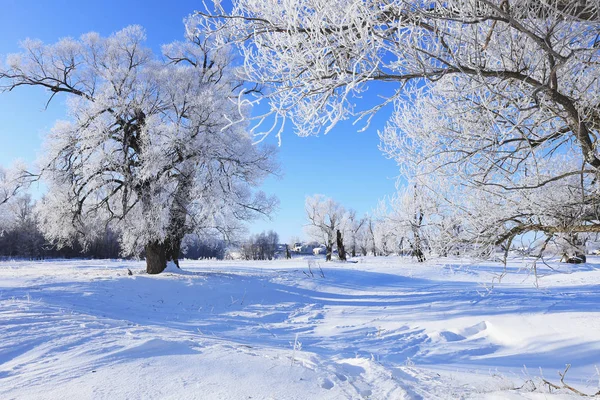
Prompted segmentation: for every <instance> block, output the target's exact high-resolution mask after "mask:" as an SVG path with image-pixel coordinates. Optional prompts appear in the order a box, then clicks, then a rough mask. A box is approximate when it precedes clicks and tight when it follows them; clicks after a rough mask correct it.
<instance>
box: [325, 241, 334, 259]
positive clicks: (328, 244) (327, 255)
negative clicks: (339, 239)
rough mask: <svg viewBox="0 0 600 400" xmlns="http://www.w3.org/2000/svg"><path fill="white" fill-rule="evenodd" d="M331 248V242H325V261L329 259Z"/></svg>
mask: <svg viewBox="0 0 600 400" xmlns="http://www.w3.org/2000/svg"><path fill="white" fill-rule="evenodd" d="M332 250H333V243H327V245H325V261H331V251H332Z"/></svg>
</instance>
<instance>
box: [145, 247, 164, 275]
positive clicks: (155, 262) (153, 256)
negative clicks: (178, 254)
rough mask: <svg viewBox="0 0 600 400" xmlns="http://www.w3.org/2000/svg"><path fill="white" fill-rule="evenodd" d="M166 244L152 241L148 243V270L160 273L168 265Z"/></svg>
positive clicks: (152, 272) (150, 272)
mask: <svg viewBox="0 0 600 400" xmlns="http://www.w3.org/2000/svg"><path fill="white" fill-rule="evenodd" d="M165 247H166V246H165V244H164V243H162V242H150V243H148V244H146V272H147V273H149V274H160V273H161V272H163V271H164V270H165V268H166V267H167V258H166V251H165Z"/></svg>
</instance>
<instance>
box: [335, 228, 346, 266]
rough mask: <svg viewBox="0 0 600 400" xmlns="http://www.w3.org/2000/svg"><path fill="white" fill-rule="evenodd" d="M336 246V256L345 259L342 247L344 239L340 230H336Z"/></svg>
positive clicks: (344, 251) (344, 250)
mask: <svg viewBox="0 0 600 400" xmlns="http://www.w3.org/2000/svg"><path fill="white" fill-rule="evenodd" d="M337 248H338V257H339V258H340V260H342V261H346V249H345V248H344V239H343V237H342V232H340V230H339V229H338V230H337Z"/></svg>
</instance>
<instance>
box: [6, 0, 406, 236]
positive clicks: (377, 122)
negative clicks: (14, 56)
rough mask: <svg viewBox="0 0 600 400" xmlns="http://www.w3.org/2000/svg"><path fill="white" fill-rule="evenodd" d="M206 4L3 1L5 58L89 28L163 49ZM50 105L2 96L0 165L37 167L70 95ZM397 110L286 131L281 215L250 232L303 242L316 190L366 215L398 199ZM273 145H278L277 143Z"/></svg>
mask: <svg viewBox="0 0 600 400" xmlns="http://www.w3.org/2000/svg"><path fill="white" fill-rule="evenodd" d="M201 4H202V3H201V1H189V0H186V1H171V2H165V1H164V0H162V1H159V0H145V1H140V0H136V1H131V0H121V1H115V0H108V1H106V0H105V1H99V2H87V1H76V0H53V1H32V0H20V1H17V0H2V12H1V13H0V56H2V58H4V56H5V55H6V54H9V53H14V52H18V51H19V46H18V43H19V41H21V40H23V39H25V38H28V37H29V38H36V39H41V40H43V41H44V42H48V43H51V42H55V41H57V40H58V39H60V38H62V37H66V36H72V37H78V36H80V35H81V34H82V33H86V32H89V31H96V32H99V33H100V34H102V35H109V34H111V33H112V32H115V31H117V30H119V29H121V28H123V27H125V26H127V25H132V24H139V25H142V26H143V27H144V28H145V29H146V33H147V37H148V41H147V44H148V45H149V46H150V47H152V48H153V49H154V50H155V51H156V52H158V51H159V49H160V45H161V44H164V43H169V42H172V41H174V40H180V39H182V37H183V19H184V17H186V16H187V15H189V14H190V13H191V12H193V11H194V10H195V9H197V8H200V7H201ZM373 89H378V90H379V88H377V87H375V88H373ZM388 89H389V87H388ZM376 92H377V90H372V91H371V93H370V94H369V95H368V96H366V97H365V98H364V99H363V100H362V101H365V102H369V101H370V100H369V98H371V99H372V98H374V96H376V95H377V93H376ZM46 100H47V95H46V94H45V93H44V91H43V90H41V89H36V88H24V89H21V90H15V91H14V92H11V93H7V94H4V95H0V142H1V143H2V145H1V146H0V164H1V165H5V166H6V165H8V164H10V163H11V162H12V161H13V160H14V159H17V158H20V159H23V160H25V161H27V162H33V161H34V160H35V158H36V157H37V155H38V154H39V153H40V151H42V142H43V137H44V135H45V133H46V132H47V131H48V130H49V129H50V128H51V127H52V125H53V123H54V121H56V119H58V118H62V117H64V100H65V99H64V97H57V98H55V99H54V100H53V102H52V103H51V104H50V107H49V108H48V109H47V110H44V106H45V102H46ZM390 111H391V110H384V111H383V112H382V113H381V114H380V115H378V116H377V117H376V118H375V119H374V120H373V123H372V124H371V127H370V128H369V129H368V130H367V131H366V132H362V133H358V132H357V130H358V129H359V128H360V126H353V125H352V124H351V123H350V122H349V121H346V122H344V123H342V124H340V125H338V126H337V127H336V128H335V129H334V130H332V131H331V132H330V133H329V134H327V135H324V136H320V137H308V138H301V137H298V136H296V135H294V133H293V131H292V130H291V129H288V130H286V131H285V132H284V134H283V143H282V146H281V147H280V149H279V159H280V162H281V167H282V172H283V177H282V178H280V179H278V178H270V179H268V180H267V181H266V182H265V184H264V186H263V190H265V191H266V192H267V193H272V194H276V195H277V196H278V197H279V199H280V202H281V206H280V210H279V212H278V213H277V214H275V215H274V216H273V218H272V219H271V220H270V221H269V220H264V221H257V222H255V223H253V224H252V225H251V226H250V229H251V231H252V232H260V231H262V230H267V229H273V230H275V231H276V232H278V233H279V234H280V237H281V239H282V240H288V239H289V238H290V237H291V236H296V235H297V236H301V237H302V235H303V229H302V227H303V225H304V224H305V213H304V199H305V197H306V196H308V195H312V194H315V193H321V194H324V195H327V196H330V197H332V198H334V199H336V200H337V201H339V202H340V203H342V204H343V205H344V206H346V207H348V208H354V209H355V210H357V211H358V213H359V214H363V213H366V212H369V211H370V210H371V209H372V208H374V207H375V206H376V205H377V200H378V199H380V198H382V197H384V196H386V195H391V194H392V193H393V192H394V191H395V178H396V176H397V174H398V167H397V165H396V163H395V162H394V161H392V160H388V159H386V158H385V157H384V156H383V155H382V154H381V152H380V151H379V150H378V148H377V145H378V144H379V138H378V136H377V129H382V128H383V126H384V123H385V119H386V117H387V116H388V115H389V112H390ZM267 141H268V142H271V143H276V138H275V137H270V138H268V139H267ZM37 190H38V192H39V191H41V190H43V189H40V188H38V189H37Z"/></svg>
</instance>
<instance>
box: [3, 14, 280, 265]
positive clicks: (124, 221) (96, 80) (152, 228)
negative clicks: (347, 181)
mask: <svg viewBox="0 0 600 400" xmlns="http://www.w3.org/2000/svg"><path fill="white" fill-rule="evenodd" d="M144 40H145V33H144V31H143V29H142V28H140V27H139V26H130V27H128V28H125V29H123V30H122V31H119V32H117V33H115V34H114V35H112V36H110V37H107V38H104V37H101V36H99V35H98V34H96V33H88V34H86V35H83V36H82V37H81V38H80V39H78V40H76V39H71V38H67V39H62V40H60V41H59V42H57V43H55V44H51V45H46V44H43V43H41V42H40V41H34V40H27V41H25V42H23V47H24V52H23V53H21V54H14V55H10V56H9V57H8V59H7V64H6V67H5V68H4V69H2V70H0V89H1V90H3V91H6V90H13V89H16V88H18V87H20V86H38V87H42V88H45V89H47V91H48V93H49V101H50V100H51V99H52V98H53V97H54V96H55V95H56V94H59V93H66V94H68V95H69V96H68V120H66V121H59V122H57V123H56V125H55V126H54V127H53V128H52V131H51V132H50V134H49V135H48V137H47V140H46V144H45V152H44V153H45V156H44V157H43V159H42V160H41V162H40V164H41V169H42V172H41V173H42V176H43V177H44V178H45V180H46V181H47V182H48V194H47V196H46V197H45V199H44V201H43V202H42V203H41V205H40V211H41V214H42V219H41V226H42V228H43V231H44V232H45V234H46V235H47V237H48V238H49V239H51V240H53V241H54V242H57V243H59V244H68V243H71V242H73V241H74V240H76V239H77V240H79V241H81V242H82V243H84V244H85V243H89V242H90V241H91V240H93V239H94V238H95V237H96V236H97V235H98V234H99V231H104V230H105V227H106V226H107V225H110V226H112V227H113V228H114V229H117V230H118V232H120V238H121V244H122V248H123V251H124V252H125V253H128V254H139V253H141V252H145V256H146V263H147V271H148V273H160V272H161V271H162V270H163V269H164V268H165V266H166V261H167V260H168V259H172V260H174V261H175V262H176V263H177V260H178V256H179V251H180V247H181V242H182V240H183V238H184V236H185V234H187V233H191V232H196V233H202V234H206V233H207V232H208V233H213V232H218V233H221V234H224V235H226V236H227V235H232V234H235V233H236V231H237V230H239V229H240V224H239V222H240V221H243V220H248V219H250V218H253V217H254V216H255V215H257V214H267V213H269V212H270V211H271V210H272V209H273V207H274V206H275V204H276V200H275V199H273V198H268V197H267V196H265V195H264V194H263V193H262V192H254V191H253V188H254V187H256V186H257V185H258V184H259V183H260V182H261V181H262V179H263V178H264V177H265V176H267V175H268V174H270V173H272V172H274V171H275V170H276V165H275V164H274V162H273V151H272V149H271V148H268V147H264V146H254V145H253V143H252V137H251V135H250V134H249V133H248V132H247V130H246V124H244V123H234V121H237V120H240V119H244V118H245V116H246V114H247V113H248V112H249V110H248V109H247V107H246V108H244V107H241V106H239V104H238V102H237V101H236V99H238V98H239V97H240V96H243V95H244V93H245V91H246V89H245V88H244V85H243V83H242V82H240V81H239V79H238V78H237V77H236V74H235V73H234V71H233V66H232V64H231V61H232V58H231V54H230V52H229V50H228V49H227V48H226V47H223V46H221V47H219V48H218V49H217V48H214V46H213V43H212V41H211V40H209V39H207V38H205V37H204V36H203V35H201V34H199V33H198V32H196V33H195V34H188V35H187V37H186V40H185V41H184V42H176V43H173V44H170V45H166V46H163V56H162V57H157V56H155V55H154V54H152V52H151V51H150V49H148V48H146V47H145V46H144Z"/></svg>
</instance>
